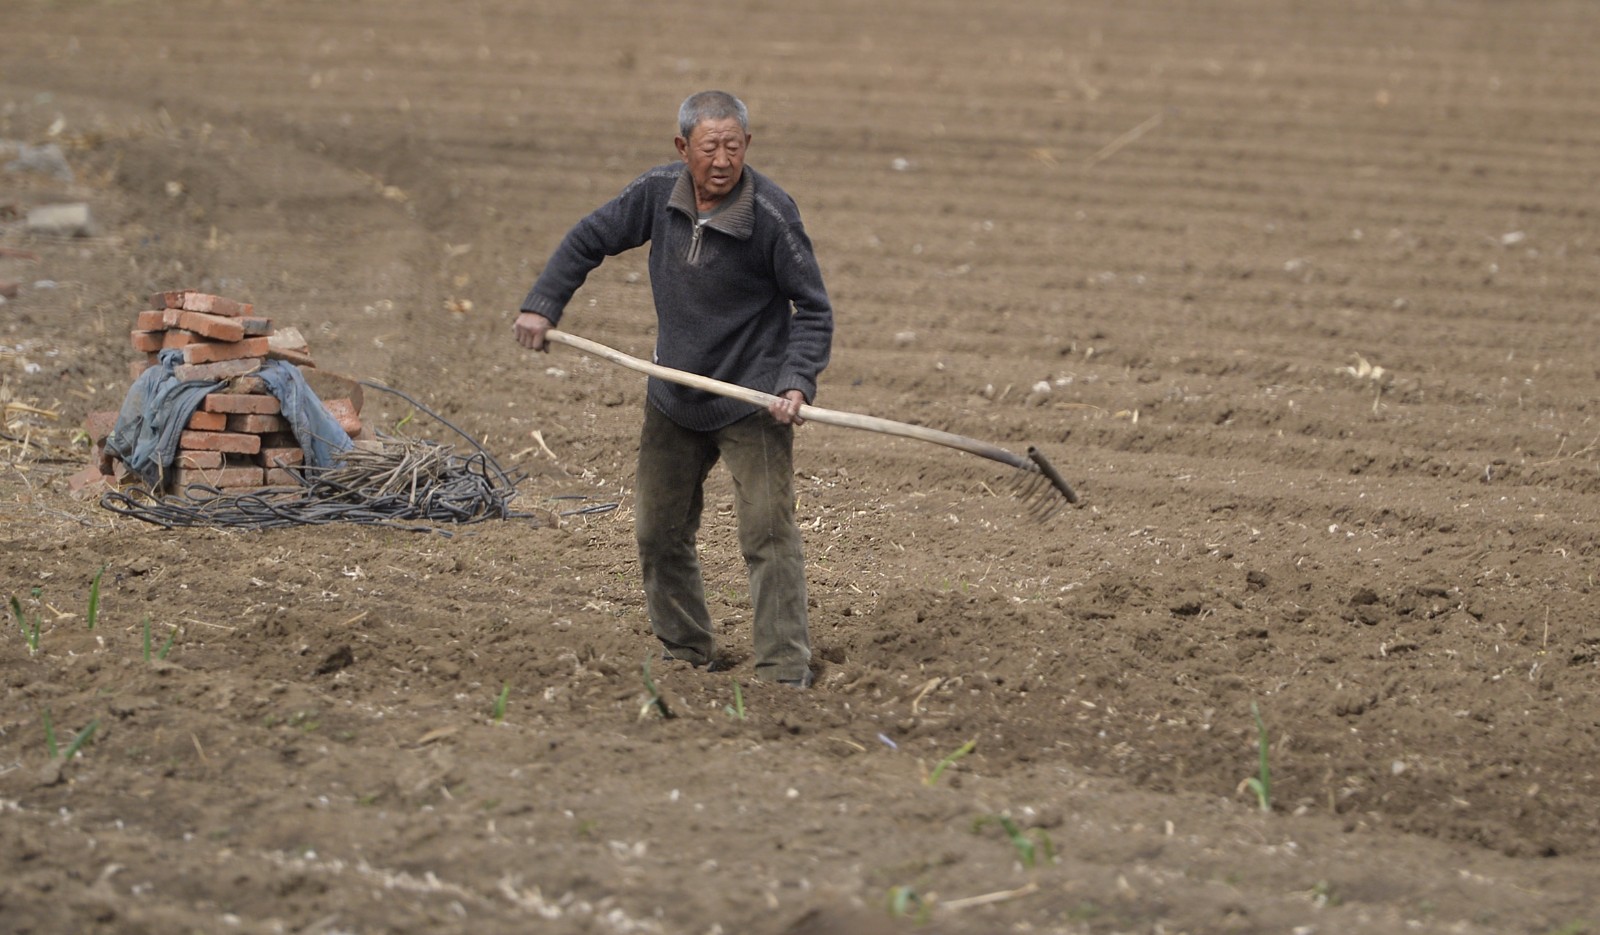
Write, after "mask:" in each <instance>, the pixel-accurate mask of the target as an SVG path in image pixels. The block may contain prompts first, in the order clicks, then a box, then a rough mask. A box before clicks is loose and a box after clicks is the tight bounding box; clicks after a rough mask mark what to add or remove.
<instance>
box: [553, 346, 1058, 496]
mask: <svg viewBox="0 0 1600 935" xmlns="http://www.w3.org/2000/svg"><path fill="white" fill-rule="evenodd" d="M544 337H545V340H546V341H554V342H556V343H557V344H565V345H567V346H568V347H574V348H577V349H578V350H580V351H584V352H585V353H589V354H593V355H595V356H596V357H601V358H604V359H606V360H609V361H611V362H612V363H614V364H619V365H621V366H623V367H627V368H628V369H629V370H637V371H639V372H640V373H644V374H649V375H650V376H653V377H658V378H660V379H662V380H666V381H668V382H669V383H678V384H681V385H683V386H688V387H693V388H694V389H697V390H705V391H706V392H708V393H715V394H716V395H718V396H726V397H728V398H729V399H738V400H742V401H744V402H747V403H749V404H751V405H752V406H759V407H761V408H762V409H765V408H767V407H768V406H770V405H772V404H773V403H775V402H777V401H778V397H776V396H773V395H772V394H771V393H763V392H761V391H760V390H753V389H750V388H749V387H746V386H739V385H737V384H734V383H724V382H723V381H721V380H713V379H712V378H710V377H703V376H700V375H699V374H697V373H688V372H686V371H683V370H674V369H673V368H671V367H663V366H661V365H660V364H653V363H650V362H648V361H643V360H640V359H639V358H637V357H630V356H628V355H627V354H624V353H622V352H621V351H618V350H615V349H613V348H609V347H606V346H605V345H604V344H600V343H597V342H595V341H590V340H589V339H588V338H580V337H578V336H577V335H575V334H567V333H566V332H564V331H559V330H557V329H555V328H552V329H550V330H549V331H546V332H545V335H544ZM800 417H801V418H802V419H806V420H808V421H812V422H821V423H822V424H824V425H837V426H842V427H844V428H849V429H862V430H864V431H867V432H878V433H880V434H883V435H898V436H900V437H902V438H914V439H916V440H917V441H924V442H932V443H933V444H935V445H943V446H945V447H946V448H955V449H957V450H959V451H965V452H968V453H970V454H975V455H977V456H979V457H980V458H988V459H989V460H990V461H998V462H1000V463H1001V464H1005V465H1009V466H1011V467H1014V468H1016V469H1017V470H1020V471H1027V472H1029V473H1033V474H1043V475H1044V476H1045V477H1046V478H1048V479H1049V480H1050V482H1051V484H1052V486H1055V487H1056V489H1058V490H1060V491H1061V493H1062V495H1063V496H1065V497H1066V498H1067V502H1069V503H1076V502H1078V497H1077V495H1076V494H1075V493H1073V492H1072V489H1071V488H1070V487H1068V486H1067V484H1066V482H1065V481H1064V480H1062V479H1061V475H1060V474H1058V473H1056V470H1055V468H1053V467H1051V466H1050V463H1049V462H1048V461H1045V460H1044V456H1043V455H1041V454H1039V453H1038V451H1037V450H1035V449H1032V448H1030V449H1028V457H1023V456H1021V455H1018V454H1015V453H1013V452H1010V451H1007V450H1006V449H1004V448H1001V447H999V446H998V445H991V444H989V443H987V442H982V441H979V440H977V439H976V438H968V437H966V436H965V435H956V434H954V433H952V432H942V431H940V430H938V429H930V428H926V427H924V426H921V425H910V424H908V423H905V422H896V421H894V420H892V419H880V418H878V417H877V416H864V415H859V414H857V413H854V412H840V411H839V410H837V409H823V408H822V407H820V406H809V405H801V407H800Z"/></svg>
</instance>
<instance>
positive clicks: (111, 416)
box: [83, 409, 117, 444]
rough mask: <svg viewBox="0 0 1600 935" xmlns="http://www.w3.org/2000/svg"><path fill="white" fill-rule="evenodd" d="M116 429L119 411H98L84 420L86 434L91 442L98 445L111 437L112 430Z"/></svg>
mask: <svg viewBox="0 0 1600 935" xmlns="http://www.w3.org/2000/svg"><path fill="white" fill-rule="evenodd" d="M116 427H117V411H116V410H115V409H98V410H95V411H94V412H91V413H89V414H88V415H87V416H85V417H84V419H83V431H84V434H86V435H88V436H89V441H91V442H95V443H96V444H98V443H100V442H103V441H105V440H106V439H107V438H108V437H110V435H111V430H112V429H114V428H116Z"/></svg>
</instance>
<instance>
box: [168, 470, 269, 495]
mask: <svg viewBox="0 0 1600 935" xmlns="http://www.w3.org/2000/svg"><path fill="white" fill-rule="evenodd" d="M265 476H266V472H265V471H263V470H261V468H259V467H250V466H245V465H237V466H230V467H221V468H211V469H207V468H182V467H181V468H177V469H175V470H174V471H173V472H172V489H174V490H178V491H181V490H183V488H185V487H187V486H189V485H190V484H207V485H210V486H212V487H218V488H222V489H227V488H237V487H260V486H261V483H262V480H263V478H264V477H265Z"/></svg>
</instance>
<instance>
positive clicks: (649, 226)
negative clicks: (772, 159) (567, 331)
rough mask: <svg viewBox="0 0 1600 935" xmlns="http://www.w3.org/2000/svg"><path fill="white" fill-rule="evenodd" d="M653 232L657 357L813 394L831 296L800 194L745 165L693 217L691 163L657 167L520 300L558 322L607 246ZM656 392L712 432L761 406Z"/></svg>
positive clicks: (679, 414) (693, 424) (685, 419)
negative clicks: (723, 196) (699, 218)
mask: <svg viewBox="0 0 1600 935" xmlns="http://www.w3.org/2000/svg"><path fill="white" fill-rule="evenodd" d="M647 241H648V242H649V243H650V287H651V291H652V292H653V294H654V296H655V305H656V322H657V334H656V347H655V361H656V363H658V364H661V365H662V366H665V367H672V368H674V369H676V370H686V371H688V372H690V373H697V374H700V375H702V376H707V377H712V378H713V379H717V380H722V381H724V382H726V383H736V384H739V385H740V386H746V387H749V388H751V389H757V390H761V391H763V392H766V393H772V394H775V395H776V394H781V393H783V392H785V391H787V390H792V389H793V390H800V391H801V392H802V393H804V394H805V396H806V400H807V401H808V402H809V401H810V400H812V399H815V398H816V393H817V375H818V374H820V373H821V372H822V370H823V368H824V367H826V366H827V365H828V355H829V349H830V347H831V345H832V342H833V307H832V305H830V304H829V302H828V292H827V289H826V287H824V286H823V283H822V272H821V270H819V269H818V267H817V260H816V256H815V255H814V254H813V253H812V249H811V239H810V238H809V237H807V236H806V232H805V228H804V226H802V225H801V223H800V212H799V209H797V208H796V207H795V203H794V199H792V198H790V197H789V195H788V194H787V193H785V192H784V191H783V189H781V188H779V187H778V186H777V185H776V184H775V183H773V182H772V181H771V180H770V179H768V178H767V177H766V176H764V175H761V174H760V173H758V172H756V171H755V170H753V169H751V168H750V167H749V166H745V168H744V174H743V177H742V178H741V179H740V181H739V185H738V187H737V188H735V189H734V191H733V192H731V193H730V194H729V195H728V199H727V200H726V201H724V202H723V206H722V210H720V211H718V212H717V213H716V214H715V215H713V216H712V217H711V218H710V219H708V220H707V221H705V222H704V224H703V225H699V226H697V225H696V212H695V201H694V185H693V183H692V182H691V181H690V179H689V174H688V169H687V167H686V166H684V164H683V163H681V162H680V163H670V164H668V165H663V166H657V167H656V168H654V169H651V170H650V171H648V172H646V173H645V174H644V175H641V176H639V177H638V178H637V179H635V180H634V181H633V182H631V183H630V184H629V185H628V186H627V187H626V188H624V189H623V190H622V193H621V194H619V195H617V197H616V198H614V199H612V200H611V201H609V202H607V203H606V204H604V205H602V206H600V207H599V208H598V209H596V210H595V211H594V213H592V214H590V215H589V216H588V217H586V218H584V219H583V220H581V221H579V222H578V223H577V224H576V225H575V226H574V227H573V228H572V230H571V231H569V232H568V233H567V236H566V237H565V238H564V239H563V240H562V241H561V245H560V246H559V247H557V248H556V251H555V253H554V254H553V255H552V256H551V257H550V262H549V263H548V264H546V266H545V268H544V271H543V272H542V273H541V274H540V275H539V278H538V281H536V282H535V283H534V284H533V289H532V290H530V291H529V292H528V297H527V298H526V299H524V300H523V301H522V310H523V311H525V312H537V313H539V314H540V315H543V316H545V317H546V318H548V319H550V320H551V321H552V322H556V323H557V324H559V323H560V321H561V314H562V312H563V310H565V309H566V307H567V303H568V302H569V301H571V299H572V296H573V293H575V292H577V291H578V287H579V286H581V285H583V281H584V279H585V278H587V277H588V275H589V272H590V271H591V270H593V269H594V268H596V267H597V266H599V265H600V264H601V263H602V262H603V261H604V260H605V258H606V257H608V256H615V255H617V254H619V253H621V252H623V251H624V250H631V249H632V248H634V247H638V246H641V245H642V244H644V243H645V242H647ZM647 395H648V398H649V400H650V402H651V403H652V404H654V405H655V406H656V407H657V408H658V409H660V410H661V411H662V412H664V413H666V415H667V416H668V417H669V418H671V419H672V420H673V421H674V422H676V423H678V424H679V425H681V426H683V427H685V428H688V429H693V430H696V431H711V430H713V429H718V428H721V427H723V426H725V425H728V424H730V423H732V422H735V421H737V420H739V419H741V418H744V417H745V416H747V415H749V414H750V413H752V412H755V411H756V408H755V407H753V406H751V405H750V404H749V403H744V402H739V401H738V400H733V399H727V398H725V397H722V396H716V395H714V394H711V393H707V392H705V391H703V390H695V389H691V388H689V387H685V386H679V385H677V384H675V383H668V382H666V381H663V380H658V379H656V378H654V377H651V378H650V382H649V387H648V393H647Z"/></svg>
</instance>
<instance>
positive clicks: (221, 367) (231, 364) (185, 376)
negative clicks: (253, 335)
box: [172, 357, 266, 386]
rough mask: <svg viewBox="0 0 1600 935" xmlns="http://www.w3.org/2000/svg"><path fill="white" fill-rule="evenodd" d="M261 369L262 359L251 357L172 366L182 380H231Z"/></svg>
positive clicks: (175, 373) (174, 372)
mask: <svg viewBox="0 0 1600 935" xmlns="http://www.w3.org/2000/svg"><path fill="white" fill-rule="evenodd" d="M260 369H261V360H260V359H259V358H255V357H250V358H246V359H244V360H219V361H217V362H216V363H214V364H179V365H178V366H176V367H174V368H172V372H173V374H174V375H175V376H176V377H177V378H178V379H180V380H231V379H233V378H234V377H242V376H246V375H248V374H252V373H255V372H256V371H257V370H260ZM262 385H263V386H265V385H266V384H262Z"/></svg>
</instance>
